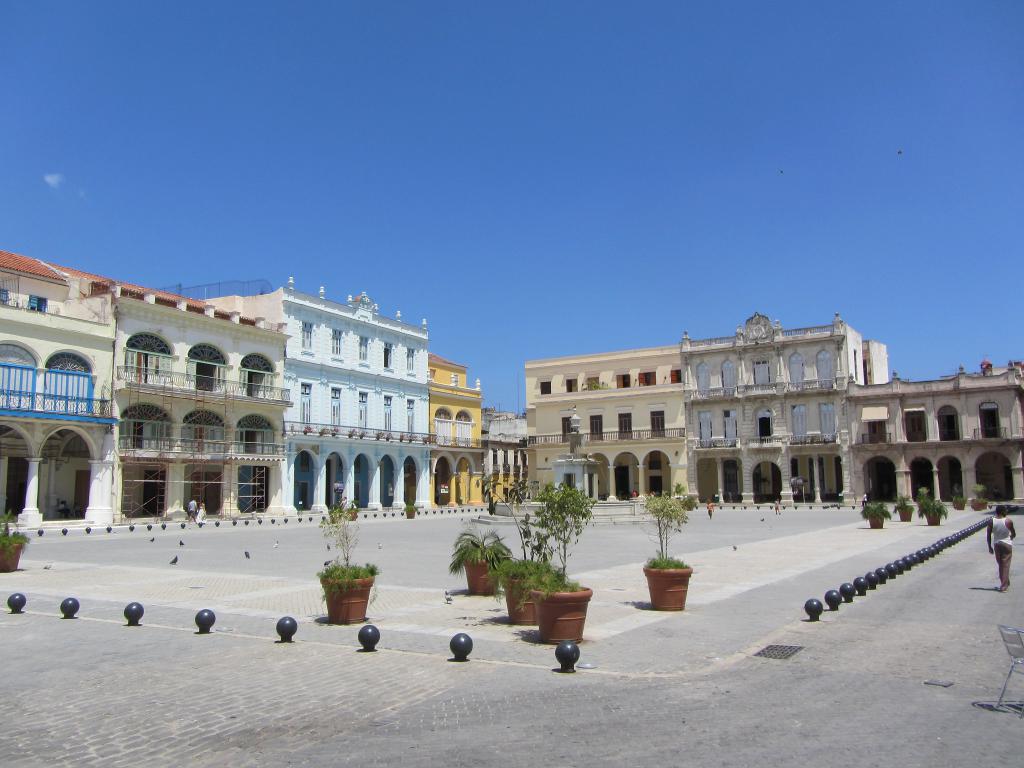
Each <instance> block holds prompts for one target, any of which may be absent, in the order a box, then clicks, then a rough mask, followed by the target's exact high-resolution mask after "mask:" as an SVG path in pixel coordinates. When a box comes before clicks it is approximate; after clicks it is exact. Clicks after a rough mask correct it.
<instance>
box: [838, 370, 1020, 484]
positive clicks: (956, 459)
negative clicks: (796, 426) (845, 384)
mask: <svg viewBox="0 0 1024 768" xmlns="http://www.w3.org/2000/svg"><path fill="white" fill-rule="evenodd" d="M1022 404H1024V372H1022V370H1021V367H1020V366H1019V364H1018V365H1010V366H1007V367H1006V368H1001V369H996V368H993V366H992V365H991V363H988V362H987V361H985V362H984V363H983V364H982V368H981V371H980V372H979V373H966V372H964V370H963V369H962V368H961V369H960V371H959V372H958V373H957V374H956V375H954V376H949V377H944V378H941V379H933V380H929V381H903V380H901V379H900V378H899V376H897V375H896V374H895V373H894V374H893V378H892V381H890V382H888V383H885V384H876V385H867V386H864V385H860V384H852V385H851V386H850V387H849V389H848V391H847V414H848V418H849V425H850V426H849V431H850V437H851V444H852V470H853V482H854V486H855V488H856V489H857V492H858V493H860V494H865V493H866V494H867V495H868V498H870V499H872V500H882V501H892V500H894V499H895V498H896V496H897V495H900V496H909V497H914V496H916V495H917V492H918V490H919V489H921V488H927V489H928V491H929V492H930V493H932V494H933V495H935V494H937V495H938V497H939V498H941V499H942V500H943V501H951V500H952V499H953V497H954V496H964V497H968V498H971V497H974V496H976V493H975V491H974V488H975V486H976V485H982V486H984V487H985V491H984V493H985V495H986V496H987V498H989V499H993V500H997V501H999V500H1006V499H1021V498H1024V480H1022V468H1021V466H1022V463H1021V462H1022V450H1024V414H1022Z"/></svg>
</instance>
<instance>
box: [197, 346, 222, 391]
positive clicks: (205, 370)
mask: <svg viewBox="0 0 1024 768" xmlns="http://www.w3.org/2000/svg"><path fill="white" fill-rule="evenodd" d="M227 362H228V361H227V359H226V358H225V357H224V353H223V352H221V351H220V350H219V349H217V348H216V347H215V346H213V345H212V344H196V345H195V346H194V347H192V348H191V349H190V350H189V351H188V375H189V377H191V379H192V381H193V383H194V386H195V388H196V390H198V391H200V392H223V391H224V378H225V374H224V372H225V371H226V370H227Z"/></svg>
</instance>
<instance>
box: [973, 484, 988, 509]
mask: <svg viewBox="0 0 1024 768" xmlns="http://www.w3.org/2000/svg"><path fill="white" fill-rule="evenodd" d="M972 490H973V491H974V498H973V499H971V509H973V510H974V511H975V512H981V510H983V509H986V508H987V507H988V500H987V499H986V498H985V494H986V493H987V492H988V489H987V488H986V487H985V486H984V485H982V484H981V483H978V484H977V485H976V486H974V488H973V489H972Z"/></svg>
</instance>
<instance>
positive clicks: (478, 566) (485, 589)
mask: <svg viewBox="0 0 1024 768" xmlns="http://www.w3.org/2000/svg"><path fill="white" fill-rule="evenodd" d="M464 567H465V570H466V586H468V587H469V594H471V595H493V594H494V584H492V583H491V577H490V576H488V575H487V563H484V562H479V563H466V564H465V566H464Z"/></svg>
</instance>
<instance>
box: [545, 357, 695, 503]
mask: <svg viewBox="0 0 1024 768" xmlns="http://www.w3.org/2000/svg"><path fill="white" fill-rule="evenodd" d="M681 382H682V379H681V370H680V359H679V347H678V346H676V345H672V346H665V347H651V348H647V349H632V350H624V351H621V352H609V353H603V354H594V355H575V356H571V357H557V358H550V359H547V360H531V361H528V362H527V363H526V420H527V435H528V437H527V443H528V448H529V450H528V454H529V463H530V480H531V485H532V486H534V487H536V486H538V485H544V484H545V483H549V482H554V481H555V477H554V474H553V471H552V462H553V461H554V460H555V459H556V458H558V456H559V455H561V454H565V453H568V450H569V441H568V434H569V423H570V422H569V420H570V418H571V417H572V414H573V410H574V409H575V411H576V412H577V413H578V415H579V417H580V420H581V422H580V433H581V434H582V450H583V451H585V452H586V453H587V454H589V455H590V456H591V457H592V458H593V459H594V460H595V461H596V462H597V463H598V467H597V472H596V478H595V480H596V482H597V496H598V498H599V499H602V500H606V499H624V498H629V497H630V496H631V495H632V494H633V493H634V492H635V493H637V494H647V493H660V492H670V491H672V489H673V488H674V487H675V485H676V484H677V483H685V482H686V443H685V441H684V439H683V438H684V437H685V433H686V419H685V415H684V407H683V406H684V401H683V389H682V385H681ZM534 481H536V482H534Z"/></svg>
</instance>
